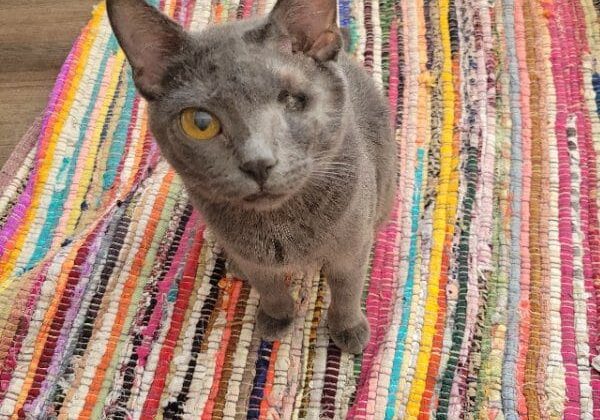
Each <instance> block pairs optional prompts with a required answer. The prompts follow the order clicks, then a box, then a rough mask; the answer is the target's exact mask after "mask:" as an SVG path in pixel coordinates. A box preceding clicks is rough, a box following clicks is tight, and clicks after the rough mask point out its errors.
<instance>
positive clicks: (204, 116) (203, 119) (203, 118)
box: [194, 111, 212, 131]
mask: <svg viewBox="0 0 600 420" xmlns="http://www.w3.org/2000/svg"><path fill="white" fill-rule="evenodd" d="M194 122H195V123H196V126H197V127H198V128H199V129H200V130H203V131H204V130H206V129H208V127H210V123H211V122H212V117H211V116H210V114H209V113H207V112H202V111H198V112H196V115H195V116H194Z"/></svg>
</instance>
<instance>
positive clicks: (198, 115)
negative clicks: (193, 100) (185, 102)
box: [181, 108, 221, 140]
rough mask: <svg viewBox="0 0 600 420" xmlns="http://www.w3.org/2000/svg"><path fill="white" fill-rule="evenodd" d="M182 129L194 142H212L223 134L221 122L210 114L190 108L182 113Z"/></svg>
mask: <svg viewBox="0 0 600 420" xmlns="http://www.w3.org/2000/svg"><path fill="white" fill-rule="evenodd" d="M181 128H182V129H183V132H184V133H185V134H186V135H188V136H189V137H191V138H193V139H194V140H210V139H212V138H213V137H215V136H216V135H217V134H219V133H220V132H221V122H220V121H219V120H218V118H217V117H215V116H214V115H212V114H211V113H209V112H206V111H202V110H200V109H196V108H188V109H185V110H184V111H183V112H182V113H181Z"/></svg>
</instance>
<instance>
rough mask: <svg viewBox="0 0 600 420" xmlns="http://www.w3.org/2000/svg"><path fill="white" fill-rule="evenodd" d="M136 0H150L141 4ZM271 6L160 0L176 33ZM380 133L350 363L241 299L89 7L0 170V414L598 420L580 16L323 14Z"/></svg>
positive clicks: (599, 327) (593, 13) (594, 43)
mask: <svg viewBox="0 0 600 420" xmlns="http://www.w3.org/2000/svg"><path fill="white" fill-rule="evenodd" d="M156 3H158V2H155V4H156ZM272 3H273V0H242V1H240V2H238V1H237V0H212V1H208V0H196V1H194V0H161V1H160V4H157V5H158V6H159V7H160V8H161V9H162V10H164V11H165V12H166V13H167V14H169V15H170V16H172V17H173V18H174V19H176V20H178V21H179V22H181V23H182V24H184V25H185V26H187V27H189V28H192V29H201V28H203V27H204V26H205V25H207V24H209V23H210V22H213V23H219V22H224V21H228V20H233V19H239V18H245V17H248V16H250V15H254V14H263V13H266V12H267V11H268V10H269V9H270V8H271V7H272ZM339 10H340V13H339V16H340V24H341V25H342V26H344V27H347V28H348V29H349V31H350V34H351V38H352V45H351V48H352V51H353V54H354V55H355V56H356V57H357V59H359V60H362V61H364V65H365V67H366V68H367V69H368V70H369V71H370V72H371V73H372V75H373V77H374V79H375V80H376V82H377V83H378V84H379V85H380V86H381V88H382V89H383V90H384V91H385V92H386V94H387V95H388V98H389V102H390V105H391V108H392V109H393V120H394V122H395V124H396V127H397V131H396V137H397V141H398V144H399V145H400V151H401V152H400V159H399V161H398V165H399V168H400V171H401V174H402V175H401V179H400V183H399V186H398V197H399V198H398V202H397V206H396V210H395V212H394V216H393V220H392V221H391V223H390V224H389V226H388V227H387V228H386V229H385V230H384V231H383V232H381V234H380V235H379V237H378V241H377V244H376V246H375V248H374V250H373V259H372V265H371V270H370V273H369V279H370V281H369V284H368V288H367V289H366V291H365V296H364V304H365V307H366V311H367V314H368V318H369V321H370V323H371V327H372V337H371V340H370V342H369V344H368V347H367V349H366V351H365V352H364V354H363V355H361V356H357V357H355V356H352V355H349V354H344V353H341V352H340V351H339V350H338V349H337V348H336V347H335V346H334V345H333V344H332V343H331V341H330V340H329V338H328V333H327V327H326V313H327V306H328V301H329V295H328V291H327V289H326V286H325V282H324V281H323V279H322V278H320V276H319V275H318V274H316V273H315V275H312V276H308V277H307V278H305V279H304V281H302V279H294V280H293V284H292V286H293V290H294V293H295V295H296V296H297V300H298V306H299V308H300V313H301V317H299V318H298V319H297V320H296V322H295V324H294V328H293V331H292V332H291V334H290V335H289V336H288V337H286V338H285V339H284V340H282V341H276V342H273V343H271V342H265V341H261V340H260V339H259V338H258V337H257V335H256V334H255V332H254V318H255V313H256V307H257V303H258V296H257V294H256V293H255V292H254V291H253V290H251V289H250V288H249V287H248V285H247V284H245V283H244V282H242V281H240V280H238V279H236V278H233V277H232V276H231V275H228V273H227V263H226V261H225V259H224V257H223V254H222V252H221V250H220V248H219V245H218V244H215V241H214V239H213V238H212V236H211V234H210V232H209V231H208V230H207V229H205V228H204V226H203V223H202V218H201V216H200V215H199V214H198V213H197V212H195V211H194V210H193V209H192V207H191V206H190V204H189V201H188V199H187V196H186V194H185V192H184V191H183V189H182V185H181V181H180V180H179V178H178V177H177V176H176V175H175V174H174V173H173V171H172V170H170V169H169V167H168V166H167V164H166V163H165V162H164V161H163V160H162V159H161V158H160V155H159V152H158V149H157V147H156V145H155V144H154V142H153V140H152V137H151V134H150V133H149V132H148V128H147V116H146V104H145V103H144V101H142V100H140V98H139V97H138V96H136V94H135V91H134V86H133V84H132V80H131V73H130V69H129V67H128V65H127V64H126V62H125V58H124V55H123V53H122V52H121V51H119V49H118V46H117V43H116V40H115V38H114V36H113V35H112V33H111V31H110V29H109V25H108V22H107V18H106V14H105V6H104V5H103V4H100V5H99V6H98V7H97V8H96V9H95V12H94V14H93V17H92V20H91V21H90V23H89V24H88V25H87V26H86V27H85V29H84V30H83V32H82V34H81V36H80V37H79V39H78V40H77V42H76V43H75V45H74V47H73V49H72V52H71V54H70V55H69V57H68V59H67V61H66V63H65V65H64V67H63V69H62V71H61V73H60V76H59V77H58V80H57V83H56V86H55V88H54V91H53V93H52V95H51V97H50V102H49V105H48V107H47V109H46V112H45V113H44V115H43V118H42V120H41V123H40V124H37V125H35V126H34V127H33V128H32V130H31V131H30V132H29V133H28V135H27V136H26V137H25V139H24V140H23V142H22V143H21V145H20V146H19V147H18V148H17V150H16V151H15V154H14V155H13V156H12V158H11V159H10V160H9V162H8V165H7V166H6V168H5V170H4V171H3V172H2V173H1V174H0V187H1V196H0V418H35V419H41V418H61V419H67V418H68V419H75V418H81V419H88V418H93V419H96V418H110V419H129V418H132V419H133V418H134V419H152V418H169V419H173V418H181V419H188V418H189V419H191V418H202V419H221V418H228V419H239V418H249V419H271V418H273V419H276V418H281V419H289V418H305V419H321V418H325V419H327V418H328V419H343V418H348V419H367V418H368V419H371V418H375V419H402V418H407V419H408V418H419V419H426V418H430V417H434V416H435V417H437V418H440V419H458V418H463V417H468V418H507V419H515V418H518V417H522V418H525V417H527V416H528V417H529V418H532V419H546V418H552V419H558V418H566V419H579V418H581V419H599V418H600V372H599V369H600V359H599V357H598V352H599V346H600V335H599V333H600V232H599V223H598V219H599V212H598V209H599V206H600V196H599V191H598V190H599V188H600V184H599V177H598V175H599V173H600V159H599V157H600V155H599V153H600V118H599V115H600V114H599V112H600V73H598V72H599V71H600V69H599V66H600V62H599V61H598V60H599V59H600V21H599V20H598V14H599V12H600V5H599V3H598V2H597V1H594V0H560V1H559V0H554V1H553V0H541V1H538V0H496V1H493V2H490V1H488V0H439V1H437V2H434V1H430V0H416V1H413V0H380V1H379V2H377V1H373V0H364V1H359V0H354V1H350V0H341V1H340V5H339Z"/></svg>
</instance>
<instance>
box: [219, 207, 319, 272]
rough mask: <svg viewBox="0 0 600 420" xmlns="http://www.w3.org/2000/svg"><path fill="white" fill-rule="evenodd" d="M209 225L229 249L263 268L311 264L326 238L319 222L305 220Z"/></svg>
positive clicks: (267, 220) (231, 221) (220, 222)
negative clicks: (309, 262) (265, 266)
mask: <svg viewBox="0 0 600 420" xmlns="http://www.w3.org/2000/svg"><path fill="white" fill-rule="evenodd" d="M210 219H213V220H212V223H211V220H210ZM209 225H210V227H211V228H212V229H213V231H214V232H215V234H216V236H217V238H218V239H219V240H220V242H221V243H222V246H223V247H224V248H225V249H226V250H228V251H229V252H230V253H231V254H233V255H235V256H237V257H238V258H243V259H244V260H246V261H248V262H253V263H255V264H259V265H263V264H265V265H273V266H288V265H298V264H303V263H306V262H308V261H311V260H313V259H314V258H315V254H316V253H317V252H318V249H319V248H320V247H321V244H322V243H323V241H324V239H325V236H326V233H325V232H324V229H323V228H322V226H319V223H315V221H314V220H307V219H305V218H303V217H297V218H293V217H291V218H289V219H288V220H269V219H267V218H248V219H246V220H244V219H243V218H239V219H237V220H224V219H223V218H220V217H217V218H209Z"/></svg>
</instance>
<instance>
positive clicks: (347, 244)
mask: <svg viewBox="0 0 600 420" xmlns="http://www.w3.org/2000/svg"><path fill="white" fill-rule="evenodd" d="M290 2H291V3H290ZM280 3H290V4H291V5H292V6H293V5H294V4H296V3H301V6H302V9H300V10H305V9H304V8H305V7H315V8H317V10H315V11H314V13H315V14H314V15H313V16H312V17H311V18H310V21H309V22H308V23H307V22H303V25H308V26H307V27H308V28H309V30H312V31H313V33H307V34H304V33H303V34H302V36H304V38H303V41H302V42H303V44H302V45H296V41H297V40H298V35H295V36H294V37H291V40H290V39H289V37H290V34H292V33H294V31H297V30H301V31H305V29H298V28H295V27H292V26H293V25H295V24H296V23H297V22H296V21H293V22H290V19H291V18H290V15H289V14H286V13H285V12H281V10H282V7H283V6H282V5H281V4H278V6H276V8H275V10H276V12H274V13H273V14H272V15H271V16H269V17H267V18H264V19H258V20H254V21H247V22H241V23H231V24H227V25H224V26H221V27H216V28H211V29H209V30H207V31H204V32H203V33H201V34H199V35H197V36H194V37H191V36H187V37H186V38H185V40H184V41H181V45H180V47H179V48H178V49H176V51H174V52H171V53H170V54H169V57H168V65H164V68H163V69H162V70H161V71H162V76H160V77H159V76H156V77H155V81H154V83H150V82H149V81H148V80H150V79H152V77H151V76H152V74H148V73H146V74H144V71H146V69H147V68H148V67H147V65H139V67H138V73H137V74H136V78H137V80H136V84H137V85H138V88H139V89H140V91H141V92H142V93H143V94H144V95H145V96H146V97H147V98H148V99H149V111H150V123H151V128H152V131H153V133H154V135H155V137H156V139H157V141H158V143H159V145H160V148H161V151H162V153H163V154H164V156H165V157H166V158H167V160H168V161H169V162H170V163H171V165H173V167H174V168H175V169H176V170H177V172H178V173H179V174H180V175H181V177H182V179H183V181H184V184H185V185H186V188H187V189H188V191H189V193H190V197H191V199H192V201H193V203H194V205H195V206H196V207H197V208H198V209H199V210H200V211H201V213H202V214H203V216H204V218H205V219H206V222H207V224H208V225H209V226H210V228H211V229H212V231H213V232H214V233H215V235H216V237H217V238H218V240H219V242H220V243H221V245H222V246H223V248H224V249H225V251H226V253H227V255H228V257H229V258H230V259H231V260H232V262H233V264H234V265H235V267H236V268H237V269H238V270H239V271H240V273H239V274H241V275H243V276H244V277H245V278H246V279H248V280H249V281H250V282H251V284H252V285H253V286H254V287H256V288H257V290H258V292H259V293H260V295H261V307H260V309H259V314H258V323H259V328H261V330H262V333H263V335H264V336H266V337H277V336H279V335H280V334H281V332H282V331H283V330H285V328H286V327H287V326H288V325H289V323H290V322H291V319H292V317H293V311H294V304H293V301H292V299H291V297H290V295H289V293H288V292H287V290H286V286H285V284H284V281H283V279H284V277H285V275H286V274H289V273H291V272H297V271H304V270H306V269H307V268H309V267H315V266H316V267H322V268H323V270H324V272H325V275H326V276H327V277H328V281H329V284H330V287H331V291H332V304H331V308H330V314H329V325H330V329H331V334H332V337H333V338H334V340H335V342H336V343H337V344H338V345H339V346H340V347H341V348H342V349H344V350H348V351H352V352H359V351H361V350H362V348H363V347H364V345H365V343H366V340H367V338H368V334H369V328H368V324H367V322H366V319H365V318H364V315H363V314H362V312H361V310H360V296H361V294H362V286H363V282H364V277H365V275H366V269H367V265H368V257H369V252H370V249H371V246H372V243H373V239H374V235H375V232H376V229H377V227H378V226H380V225H381V224H382V223H383V222H384V221H385V220H386V219H387V217H388V216H389V213H390V211H391V207H392V203H393V198H394V197H393V194H394V191H395V188H394V187H395V179H396V174H395V158H396V146H395V142H394V140H393V138H392V133H391V129H390V124H389V116H388V109H387V106H386V103H385V100H384V99H383V98H382V96H381V94H380V93H379V92H378V90H377V88H376V86H375V85H374V83H373V81H372V80H371V78H370V77H369V76H368V75H367V74H366V73H365V72H364V70H362V68H360V67H359V66H358V65H357V64H355V63H354V62H352V61H351V59H350V58H349V57H347V56H346V55H345V53H344V52H343V51H339V46H340V42H341V41H340V39H339V38H338V34H337V32H335V30H334V32H335V37H333V36H330V31H331V30H333V29H332V26H331V22H326V24H327V25H329V26H327V30H326V32H325V33H326V35H325V36H321V35H319V34H320V33H321V32H323V31H322V30H321V29H322V28H321V29H319V28H317V29H315V26H314V25H315V22H316V21H319V19H321V18H322V17H323V16H324V15H325V14H326V13H327V14H328V16H329V18H328V19H329V20H330V19H331V13H332V10H331V7H332V6H331V5H332V4H333V8H335V1H333V2H331V1H329V0H327V1H320V0H313V1H312V2H311V1H305V2H302V1H300V0H290V1H287V0H282V1H281V2H280ZM306 4H308V6H307V5H306ZM292 6H289V7H292ZM119 7H122V8H124V9H125V8H128V7H129V8H131V9H130V10H129V13H132V12H133V11H134V10H135V8H139V7H140V4H139V2H138V0H113V1H112V2H109V13H110V14H112V19H111V21H112V22H113V26H114V27H116V28H118V29H117V30H116V32H117V35H118V36H119V39H120V41H121V44H122V45H123V44H124V45H123V46H124V49H125V51H126V52H128V50H129V52H128V57H129V58H130V61H132V64H133V66H134V71H135V70H136V61H138V62H139V60H138V59H137V57H136V56H135V52H133V53H132V52H131V49H132V48H133V47H131V46H128V45H127V39H126V38H125V37H127V34H125V35H124V32H125V31H126V30H127V29H123V28H122V27H120V26H119V24H118V13H119V12H120V11H119ZM289 7H288V9H289ZM297 7H299V6H297ZM288 9H284V10H288ZM140 10H143V13H152V12H150V9H149V8H147V7H146V8H144V9H140ZM277 11H279V14H277ZM138 12H139V10H138ZM309 12H310V10H309ZM122 13H124V12H122ZM333 13H334V14H333V16H334V17H335V12H334V11H333ZM115 16H117V17H115ZM124 16H125V14H124ZM149 17H150V18H151V19H155V22H157V23H158V24H160V25H165V21H161V19H162V18H161V17H157V16H156V15H146V16H145V19H148V18H149ZM115 22H116V23H115ZM282 22H284V23H282ZM318 23H319V24H322V23H323V22H318ZM166 24H167V25H170V23H168V22H167V23H166ZM285 24H287V25H288V26H287V27H286V26H285ZM311 25H313V26H311ZM275 26H277V27H275ZM282 26H283V27H284V29H282ZM286 28H287V29H286ZM311 28H312V29H311ZM167 29H169V28H167ZM171 29H172V28H171ZM171 29H169V30H171ZM319 31H320V32H319ZM167 32H168V31H167ZM314 33H316V34H317V36H315V35H314ZM176 35H178V33H175V34H173V33H170V34H169V33H167V38H169V37H174V36H176ZM317 38H318V39H317ZM170 41H171V40H170ZM292 48H293V50H294V51H295V50H297V49H301V50H302V51H304V53H295V54H292ZM288 49H289V51H288ZM307 51H310V52H307ZM140 73H141V74H140ZM141 77H143V78H145V79H146V80H145V81H140V78H141ZM149 78H150V79H149ZM156 80H158V82H156ZM189 107H194V108H195V107H198V108H200V109H202V110H205V109H208V110H209V111H210V113H211V115H212V116H215V118H217V117H218V118H219V120H220V124H221V125H222V126H223V128H222V133H221V134H219V136H218V137H215V138H214V139H212V140H209V141H208V142H194V141H188V140H189V139H187V138H186V136H185V135H182V133H181V132H180V131H181V128H180V126H179V125H178V124H177V123H174V122H173V121H176V120H177V116H178V115H179V113H181V112H182V109H189ZM202 115H204V114H202Z"/></svg>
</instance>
